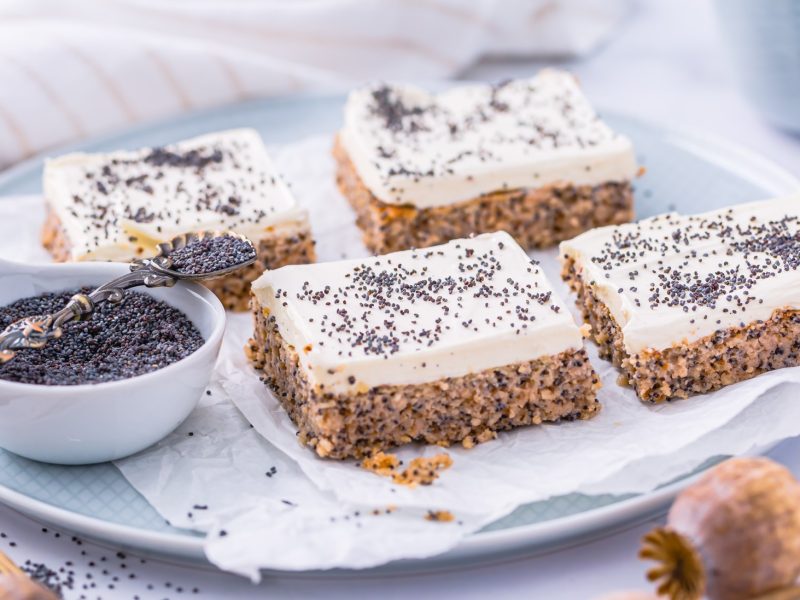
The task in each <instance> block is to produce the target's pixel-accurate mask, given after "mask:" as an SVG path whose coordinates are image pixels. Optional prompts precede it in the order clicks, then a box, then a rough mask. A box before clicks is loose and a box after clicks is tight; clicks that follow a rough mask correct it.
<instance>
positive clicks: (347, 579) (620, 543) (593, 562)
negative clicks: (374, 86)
mask: <svg viewBox="0 0 800 600" xmlns="http://www.w3.org/2000/svg"><path fill="white" fill-rule="evenodd" d="M538 66H540V63H532V62H530V61H504V60H493V61H488V62H484V63H482V64H481V65H478V66H477V67H475V68H473V69H471V70H470V71H469V72H468V73H466V74H465V75H464V77H465V78H471V79H488V80H497V79H503V78H507V77H514V76H522V75H527V74H530V73H531V72H533V71H535V69H536V68H537V67H538ZM565 66H567V67H568V68H570V69H572V70H573V71H575V72H576V73H577V74H578V75H579V77H580V78H581V81H582V83H583V86H584V88H585V89H586V90H587V92H588V94H589V96H590V97H591V98H592V100H593V101H594V102H595V104H597V105H599V106H601V107H602V106H605V107H610V108H613V109H614V110H615V111H617V112H625V113H628V114H632V115H636V116H639V117H641V118H644V119H648V120H650V121H653V122H656V123H660V124H663V125H666V126H673V127H681V128H684V129H696V130H699V131H704V132H709V133H712V134H715V135H718V136H720V137H724V138H727V139H729V140H731V141H733V142H736V143H738V144H741V145H744V146H746V147H749V148H750V149H751V150H754V151H756V152H759V153H761V154H763V155H765V156H766V157H768V158H770V159H772V160H773V161H775V162H776V163H778V164H781V165H782V166H784V167H786V168H787V169H789V170H791V171H794V172H796V173H800V138H797V137H793V136H792V135H789V134H786V133H782V132H779V131H777V130H775V129H773V128H771V127H770V126H769V125H767V124H766V123H764V121H763V120H762V119H761V118H760V117H759V115H758V114H757V113H756V112H755V111H754V110H753V109H752V108H751V106H750V105H749V104H748V103H747V102H746V100H745V99H744V98H743V97H742V96H741V94H740V93H739V90H738V88H737V87H736V84H735V80H734V76H733V73H732V68H731V65H730V64H729V62H728V57H727V54H726V52H725V48H724V45H723V43H722V40H721V39H720V36H719V32H718V30H717V23H716V19H715V15H714V12H713V6H712V5H711V3H710V2H708V1H706V0H646V1H644V2H642V3H641V4H640V5H639V6H638V8H637V10H636V12H635V13H634V14H633V15H632V16H631V17H630V19H628V21H627V22H626V23H624V24H623V27H622V28H621V30H620V31H619V32H618V33H617V34H616V35H615V36H614V38H613V39H612V40H611V41H610V42H609V43H608V44H607V45H606V46H605V47H603V48H601V49H600V50H599V51H598V52H597V53H596V54H595V55H594V56H592V57H590V58H588V59H584V60H582V61H580V62H576V63H566V65H565ZM772 454H773V456H774V457H776V458H778V459H780V460H782V461H783V462H785V463H786V464H788V465H789V466H790V467H792V468H793V470H794V472H795V473H796V474H800V442H798V441H796V440H795V441H790V442H786V443H784V444H783V445H782V446H780V447H778V448H777V449H776V450H775V451H774V452H773V453H772ZM654 524H655V523H648V524H644V525H640V526H636V527H633V528H631V529H629V530H627V531H624V532H622V533H617V534H615V535H611V536H606V537H604V538H602V539H600V540H596V541H594V542H590V543H584V544H582V545H579V546H577V547H573V548H570V549H564V550H560V551H556V552H552V553H549V554H544V555H538V556H534V557H530V556H528V557H519V558H516V559H513V560H506V561H504V562H501V563H498V564H493V565H485V566H480V567H475V566H470V567H469V568H466V569H461V570H451V571H448V572H443V573H442V572H440V573H436V574H419V575H414V576H405V577H400V576H397V577H387V576H382V577H379V576H375V575H370V574H369V573H361V574H358V573H356V574H353V575H348V576H336V577H322V578H319V577H318V578H315V579H307V578H303V577H302V576H293V577H281V578H270V579H268V580H266V581H265V582H264V583H262V584H261V586H260V587H258V588H254V587H253V586H252V585H251V584H250V583H249V582H247V581H245V580H242V579H239V578H236V577H233V576H228V575H224V574H220V573H216V572H214V571H212V570H210V569H200V568H196V567H186V566H179V565H175V564H170V563H165V562H161V561H156V560H148V561H147V563H146V564H142V563H141V561H140V560H139V558H138V557H132V556H126V557H125V558H124V559H119V558H117V557H116V556H115V554H116V549H110V548H104V547H101V546H96V545H93V544H89V543H84V544H83V545H81V546H79V545H77V544H75V543H74V542H73V541H72V540H71V539H70V535H69V534H62V535H60V536H59V537H56V536H55V534H54V531H53V530H52V529H51V528H48V531H47V532H46V533H45V532H42V526H41V525H40V524H38V523H35V522H33V521H31V520H29V519H27V518H26V517H23V516H21V515H18V514H16V513H14V512H13V511H11V510H9V509H5V508H0V531H2V532H3V533H5V534H6V536H7V537H5V538H2V537H0V550H3V551H4V552H6V553H8V554H9V555H10V556H11V557H12V558H14V559H15V560H17V561H18V562H24V561H25V560H28V559H32V560H35V561H43V562H46V563H47V564H48V565H50V566H51V567H56V568H58V567H60V566H62V565H65V568H67V569H69V568H72V569H74V570H75V571H76V579H77V580H78V582H79V583H78V585H77V586H76V589H75V590H74V591H72V592H68V593H67V594H65V597H66V598H68V599H71V598H81V597H82V594H83V595H85V597H86V598H98V597H102V598H134V597H135V596H137V595H138V597H140V598H142V599H143V600H144V599H148V598H157V599H161V598H182V597H187V598H251V597H269V598H308V597H317V596H319V597H322V596H324V597H326V598H353V597H365V598H370V597H378V596H380V597H382V598H411V597H418V598H424V597H436V598H456V597H458V598H459V599H465V598H479V597H480V598H485V597H486V596H487V595H490V596H491V595H493V596H499V597H511V598H514V597H525V598H553V597H558V598H565V599H571V598H576V599H579V598H598V597H602V596H603V595H604V594H606V593H609V592H612V591H619V590H626V589H627V590H630V589H648V585H647V584H646V582H645V580H644V571H645V568H646V566H645V565H644V564H643V563H640V562H639V561H638V560H637V559H636V553H637V549H638V545H639V540H640V538H641V536H642V534H643V533H644V532H646V531H647V530H648V529H649V528H650V527H652V526H653V525H654ZM11 542H13V543H14V544H15V545H14V546H11ZM81 552H85V555H81ZM100 557H106V561H103V562H100ZM67 561H69V562H72V563H73V564H72V565H71V566H66V562H67ZM90 562H93V563H94V564H95V566H94V567H90V566H89V563H90ZM121 564H125V568H124V569H123V568H121V566H120V565H121ZM104 565H107V567H106V566H104ZM101 567H102V568H101ZM103 568H105V569H106V570H107V571H108V574H107V575H103V574H102V569H103ZM131 572H133V573H134V575H135V577H134V578H133V579H130V578H129V577H130V573H131ZM87 573H91V574H92V579H91V580H88V581H93V582H95V584H96V586H97V587H96V588H94V589H91V590H83V589H81V586H82V585H83V584H84V583H86V582H87V580H86V578H85V577H86V574H87ZM114 577H117V578H118V581H114V579H113V578H114ZM167 583H169V584H170V585H169V586H167ZM109 585H113V586H114V587H113V589H109V587H108V586H109ZM148 585H150V586H152V589H148ZM178 587H180V588H181V591H180V592H178V591H177V588H178ZM192 588H197V589H198V592H197V593H195V594H193V593H192Z"/></svg>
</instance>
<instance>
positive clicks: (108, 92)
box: [0, 0, 632, 168]
mask: <svg viewBox="0 0 800 600" xmlns="http://www.w3.org/2000/svg"><path fill="white" fill-rule="evenodd" d="M631 1H632V0H0V168H2V167H5V166H8V165H10V164H13V163H14V162H17V161H19V160H21V159H23V158H25V157H27V156H30V155H32V154H34V153H36V152H39V151H42V150H45V149H47V148H50V147H53V146H55V145H58V144H62V143H65V142H68V141H74V140H77V139H80V138H84V137H87V136H92V135H96V134H100V133H103V132H106V131H109V130H112V129H115V128H121V127H124V126H126V125H129V124H132V123H135V122H139V121H145V120H150V119H155V118H159V117H165V116H168V115H173V114H177V113H180V112H184V111H190V110H193V109H199V108H204V107H210V106H215V105H220V104H224V103H230V102H236V101H241V100H244V99H247V98H253V97H262V96H269V95H274V94H280V93H290V92H296V91H300V90H306V89H312V88H313V89H318V88H330V87H333V86H348V85H353V84H354V83H356V82H360V81H363V80H367V79H410V80H430V79H436V78H445V77H452V76H454V75H457V74H458V73H459V72H460V71H462V70H463V69H465V68H466V67H467V66H469V65H470V64H472V63H473V62H475V61H476V60H477V59H478V58H480V57H482V56H486V55H498V54H499V55H534V54H535V55H574V54H580V53H584V52H586V51H588V50H590V49H591V48H593V47H594V46H595V45H597V44H598V43H599V42H600V41H601V40H602V39H603V38H604V36H606V35H607V34H608V32H609V31H610V30H611V28H612V27H613V26H614V25H615V24H616V23H617V22H618V21H619V20H620V18H621V17H622V16H623V15H624V14H625V12H626V11H627V9H628V7H629V3H630V2H631Z"/></svg>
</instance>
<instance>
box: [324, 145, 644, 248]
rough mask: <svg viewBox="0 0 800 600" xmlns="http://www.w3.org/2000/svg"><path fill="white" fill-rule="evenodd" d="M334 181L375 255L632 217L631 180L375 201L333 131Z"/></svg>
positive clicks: (531, 243)
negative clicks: (456, 198)
mask: <svg viewBox="0 0 800 600" xmlns="http://www.w3.org/2000/svg"><path fill="white" fill-rule="evenodd" d="M333 156H334V159H335V160H336V182H337V185H338V187H339V190H340V191H341V193H342V195H343V196H344V197H345V198H347V200H348V202H349V203H350V205H351V206H352V207H353V210H354V211H355V213H356V223H357V225H358V227H359V229H361V232H362V236H363V239H364V244H365V245H366V246H367V248H368V249H369V250H370V251H371V252H373V253H375V254H384V253H388V252H394V251H397V250H405V249H408V248H427V247H429V246H434V245H436V244H441V243H443V242H446V241H449V240H452V239H458V238H463V237H467V236H469V235H470V234H473V233H475V234H478V233H487V232H493V231H507V232H508V233H510V234H511V235H512V236H513V237H514V239H515V240H516V241H517V242H518V243H519V244H520V245H521V246H522V247H523V248H526V249H531V248H543V247H547V246H552V245H554V244H557V243H558V242H560V241H563V240H567V239H570V238H572V237H575V236H576V235H578V234H580V233H582V232H584V231H586V230H588V229H592V228H594V227H600V226H603V225H615V224H620V223H626V222H629V221H631V220H632V219H633V190H632V187H631V184H630V182H627V181H624V182H609V183H603V184H600V185H595V186H590V185H580V186H575V185H572V184H569V183H558V184H553V185H546V186H543V187H540V188H529V189H516V190H507V191H497V192H495V193H492V194H488V195H483V196H481V197H478V198H474V199H472V200H467V201H465V202H459V203H455V204H449V205H445V206H435V207H429V208H417V207H415V206H412V205H393V204H387V203H384V202H381V201H380V200H379V199H378V198H377V197H376V196H375V195H373V194H372V192H370V190H369V189H368V188H367V186H366V185H365V184H364V182H363V181H362V179H361V178H360V177H359V175H358V173H357V172H356V169H355V166H354V164H353V162H352V160H351V159H350V157H349V155H348V154H347V151H346V149H345V148H344V146H343V144H342V143H341V140H340V138H339V137H338V136H337V138H336V141H335V144H334V148H333Z"/></svg>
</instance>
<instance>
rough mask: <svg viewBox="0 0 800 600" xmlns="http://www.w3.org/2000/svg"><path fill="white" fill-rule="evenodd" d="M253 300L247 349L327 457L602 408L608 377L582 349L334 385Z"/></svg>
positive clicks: (304, 434) (302, 432)
mask: <svg viewBox="0 0 800 600" xmlns="http://www.w3.org/2000/svg"><path fill="white" fill-rule="evenodd" d="M252 303H253V312H254V317H255V334H254V337H253V338H252V339H251V340H250V342H249V343H248V345H247V347H246V352H247V354H248V356H249V358H250V360H251V361H252V363H253V365H254V367H255V368H256V369H258V370H259V371H261V372H263V374H264V381H265V383H266V384H267V385H269V386H270V387H271V388H272V389H273V390H274V391H275V393H276V396H277V397H278V400H279V401H280V403H281V404H282V405H283V407H284V409H285V410H286V411H287V413H288V414H289V416H290V417H291V419H292V421H293V422H294V423H295V425H296V426H297V428H298V432H299V439H300V441H301V442H302V443H303V444H305V445H307V446H309V447H311V448H313V449H314V451H315V452H316V453H317V454H318V455H319V456H321V457H328V458H335V459H344V458H363V457H368V456H370V455H372V454H373V453H375V452H377V451H381V450H386V449H388V448H390V447H393V446H398V445H401V444H405V443H409V442H412V441H420V442H425V443H429V444H438V445H441V446H447V445H449V444H452V443H457V442H460V443H462V444H463V445H464V446H465V447H471V446H472V445H474V444H475V443H478V442H484V441H487V440H490V439H493V438H494V437H495V435H496V432H498V431H503V430H508V429H512V428H514V427H520V426H524V425H535V424H540V423H543V422H545V421H558V420H574V419H588V418H590V417H592V416H593V415H594V414H596V413H597V411H598V410H599V409H600V404H599V402H598V401H597V399H596V391H597V389H598V388H599V387H600V383H599V380H598V378H597V375H596V374H595V372H594V370H593V368H592V366H591V364H590V363H589V359H588V357H587V356H586V352H585V350H583V349H578V350H569V351H565V352H562V353H560V354H558V355H555V356H544V357H540V358H537V359H535V360H532V361H529V362H524V363H518V364H513V365H507V366H503V367H499V368H494V369H487V370H485V371H481V372H478V373H474V374H469V375H465V376H462V377H449V378H443V379H440V380H437V381H433V382H429V383H420V384H410V385H379V386H375V387H371V388H370V387H367V386H363V387H361V388H358V387H357V388H355V389H354V390H353V391H348V392H326V391H325V389H324V388H323V387H322V386H314V385H312V384H311V383H310V382H309V381H308V379H307V377H306V374H305V372H304V370H303V369H302V368H301V366H300V362H299V357H298V354H297V350H296V349H295V348H294V347H292V346H291V345H290V344H288V343H287V342H286V341H285V339H284V338H283V336H282V335H281V333H280V332H279V331H278V327H277V324H276V320H275V317H274V316H271V315H269V311H268V310H267V309H264V308H263V307H262V306H261V305H260V304H259V303H258V300H257V299H256V298H255V297H254V298H253V299H252Z"/></svg>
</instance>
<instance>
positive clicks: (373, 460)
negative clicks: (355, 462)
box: [361, 452, 400, 477]
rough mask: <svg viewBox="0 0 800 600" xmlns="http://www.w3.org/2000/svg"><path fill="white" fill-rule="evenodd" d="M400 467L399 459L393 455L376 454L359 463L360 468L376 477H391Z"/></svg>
mask: <svg viewBox="0 0 800 600" xmlns="http://www.w3.org/2000/svg"><path fill="white" fill-rule="evenodd" d="M399 465H400V459H398V458H397V456H396V455H394V454H386V453H384V452H377V453H375V454H373V455H372V456H371V457H369V458H365V459H364V460H362V461H361V466H362V467H363V468H364V469H366V470H367V471H372V472H373V473H375V474H376V475H382V476H384V477H391V476H392V475H394V474H395V470H396V469H397V467H398V466H399Z"/></svg>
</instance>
